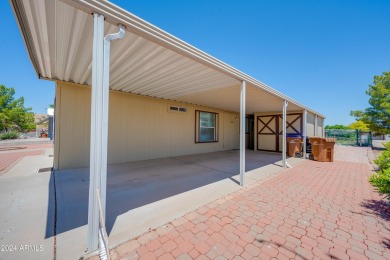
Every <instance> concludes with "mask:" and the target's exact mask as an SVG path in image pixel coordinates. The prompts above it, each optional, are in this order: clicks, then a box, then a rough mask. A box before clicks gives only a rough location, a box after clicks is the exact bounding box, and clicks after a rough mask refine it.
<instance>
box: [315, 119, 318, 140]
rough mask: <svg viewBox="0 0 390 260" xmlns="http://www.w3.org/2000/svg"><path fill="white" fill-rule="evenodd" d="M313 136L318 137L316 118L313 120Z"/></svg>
mask: <svg viewBox="0 0 390 260" xmlns="http://www.w3.org/2000/svg"><path fill="white" fill-rule="evenodd" d="M314 136H318V116H317V115H316V116H315V118H314Z"/></svg>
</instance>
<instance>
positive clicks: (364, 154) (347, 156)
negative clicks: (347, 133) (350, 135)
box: [334, 145, 372, 164]
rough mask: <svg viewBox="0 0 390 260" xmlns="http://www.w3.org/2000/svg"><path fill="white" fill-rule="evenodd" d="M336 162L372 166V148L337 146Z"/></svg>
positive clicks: (335, 152)
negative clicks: (370, 156) (370, 155)
mask: <svg viewBox="0 0 390 260" xmlns="http://www.w3.org/2000/svg"><path fill="white" fill-rule="evenodd" d="M334 150H335V151H334V160H337V161H347V162H357V163H367V164H370V160H369V154H370V153H372V150H371V147H364V146H344V145H335V149H334Z"/></svg>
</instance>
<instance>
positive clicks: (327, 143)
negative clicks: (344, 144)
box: [323, 138, 336, 162]
mask: <svg viewBox="0 0 390 260" xmlns="http://www.w3.org/2000/svg"><path fill="white" fill-rule="evenodd" d="M335 143H336V138H325V140H324V154H325V158H324V161H323V162H333V157H334V145H335Z"/></svg>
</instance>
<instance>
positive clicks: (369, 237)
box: [111, 149, 390, 259]
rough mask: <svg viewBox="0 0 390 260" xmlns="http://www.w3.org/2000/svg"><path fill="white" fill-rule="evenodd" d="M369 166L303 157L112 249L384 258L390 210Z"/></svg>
mask: <svg viewBox="0 0 390 260" xmlns="http://www.w3.org/2000/svg"><path fill="white" fill-rule="evenodd" d="M365 152H366V151H365V150H364V149H361V150H356V151H355V152H352V153H350V157H351V158H352V159H351V160H352V161H354V160H355V159H354V158H353V157H356V158H360V157H359V156H360V155H359V153H363V154H364V153H365ZM336 158H337V157H336ZM342 159H344V160H347V159H348V158H347V157H345V156H344V157H343V158H342ZM370 174H371V172H370V170H369V168H368V164H367V163H356V162H350V161H335V162H333V163H319V162H314V161H307V162H304V163H302V164H300V165H299V166H297V167H294V168H293V169H290V170H286V171H284V172H282V173H280V174H278V175H275V176H273V177H270V178H268V179H264V180H262V181H259V182H257V183H255V184H252V185H251V186H248V187H245V188H243V189H241V190H240V191H238V192H235V193H233V194H230V195H228V196H225V197H224V198H221V199H219V200H217V201H215V202H212V203H209V204H207V205H205V206H203V207H201V208H199V209H198V210H196V211H194V212H191V213H189V214H187V215H185V216H184V217H181V218H178V219H176V220H175V221H173V222H172V223H169V224H167V225H165V226H163V227H160V228H158V229H157V230H152V231H150V232H148V233H146V234H144V235H142V236H141V237H139V238H137V239H134V240H131V241H128V242H126V243H124V244H122V245H120V246H119V247H117V248H115V249H113V250H111V257H112V258H113V259H138V258H140V259H156V258H158V259H252V258H256V259H271V258H275V259H288V258H295V259H313V258H314V259H316V258H317V259H331V258H334V259H390V250H389V248H390V224H389V220H390V214H389V212H388V211H386V208H385V206H384V203H383V200H382V197H381V196H380V195H378V194H377V193H376V192H375V191H374V190H373V188H372V186H371V185H370V184H369V182H368V181H367V178H368V176H369V175H370ZM130 232H131V231H130Z"/></svg>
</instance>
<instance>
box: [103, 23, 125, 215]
mask: <svg viewBox="0 0 390 260" xmlns="http://www.w3.org/2000/svg"><path fill="white" fill-rule="evenodd" d="M124 36H125V27H124V26H123V25H119V31H118V32H117V33H113V34H108V35H106V37H104V50H103V52H104V58H103V69H104V71H103V91H104V92H106V93H107V95H104V98H103V114H102V123H103V126H107V127H103V134H102V140H103V144H104V145H105V146H106V147H105V149H104V153H105V154H103V155H102V161H101V167H102V175H101V176H100V178H101V179H100V183H101V189H100V199H101V203H102V211H103V217H104V219H107V218H106V188H107V144H108V107H109V91H110V47H111V46H110V45H111V41H113V40H119V39H121V38H123V37H124Z"/></svg>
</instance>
